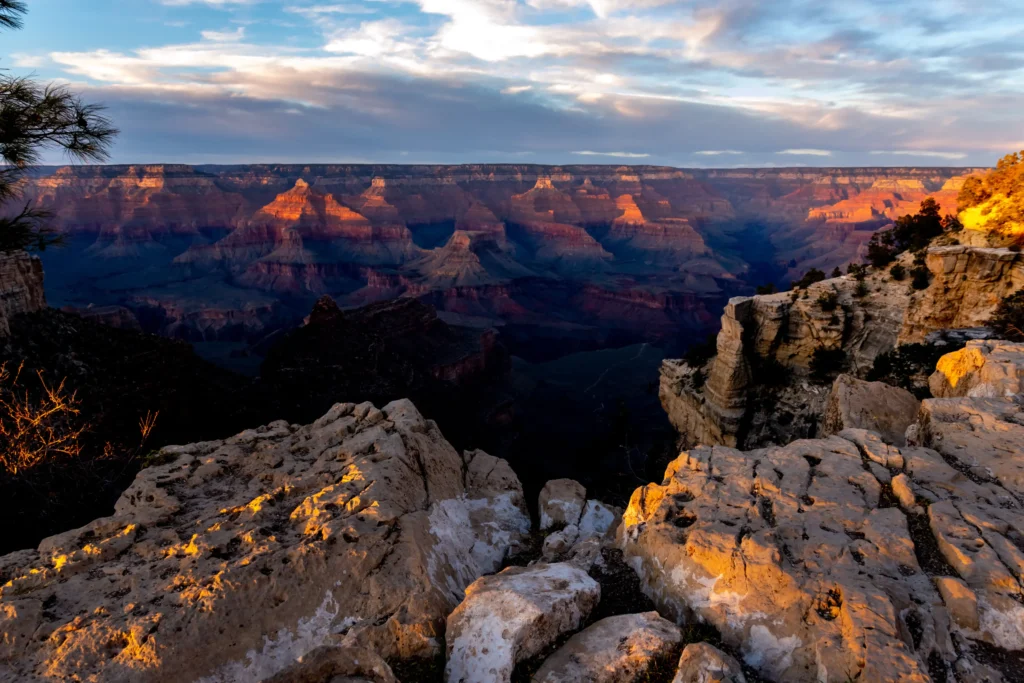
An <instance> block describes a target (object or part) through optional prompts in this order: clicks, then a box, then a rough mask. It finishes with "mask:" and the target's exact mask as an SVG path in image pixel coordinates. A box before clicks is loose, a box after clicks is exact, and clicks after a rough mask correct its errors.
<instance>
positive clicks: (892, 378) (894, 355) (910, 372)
mask: <svg viewBox="0 0 1024 683" xmlns="http://www.w3.org/2000/svg"><path fill="white" fill-rule="evenodd" d="M963 346H964V344H963V343H960V344H955V343H946V344H904V345H903V346H898V347H896V348H895V349H893V350H892V351H886V352H885V353H883V354H881V355H879V356H878V357H877V358H875V363H874V365H873V366H872V368H871V370H870V371H869V372H868V376H867V379H868V381H869V382H885V383H886V384H890V385H892V386H896V387H902V388H904V389H906V390H907V391H909V392H911V393H912V394H914V395H915V396H917V397H918V398H922V399H923V398H930V397H931V391H930V390H929V389H928V376H929V375H931V373H932V372H934V371H935V365H936V363H938V362H939V359H940V358H942V356H944V355H946V354H947V353H952V352H953V351H956V350H958V349H961V348H963Z"/></svg>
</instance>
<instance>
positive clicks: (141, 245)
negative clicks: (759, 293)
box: [23, 165, 977, 360]
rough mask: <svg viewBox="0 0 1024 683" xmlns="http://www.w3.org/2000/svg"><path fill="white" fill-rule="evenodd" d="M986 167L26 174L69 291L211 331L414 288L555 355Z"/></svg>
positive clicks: (239, 329) (443, 311)
mask: <svg viewBox="0 0 1024 683" xmlns="http://www.w3.org/2000/svg"><path fill="white" fill-rule="evenodd" d="M975 170H977V169H957V168H920V169H917V168H903V169H898V168H897V169H894V168H864V169H780V170H766V169H757V170H742V169H740V170H707V169H697V170H683V169H674V168H663V167H650V166H635V167H634V166H629V167H627V166H623V167H614V166H561V167H541V166H529V165H466V166H358V165H320V166H299V165H294V166H289V165H252V166H195V167H191V166H180V165H179V166H175V165H153V166H82V167H62V168H44V169H38V170H37V171H35V172H34V173H33V174H32V176H31V177H29V178H27V179H26V181H25V183H24V188H23V189H24V194H25V196H26V197H27V198H29V200H30V201H32V202H33V204H34V205H35V206H37V207H39V208H42V209H45V210H48V211H50V212H51V213H52V214H53V219H52V221H51V222H52V225H53V227H54V228H55V229H56V230H58V231H59V232H60V233H61V234H63V235H64V236H65V238H66V241H67V247H66V248H64V249H57V250H48V251H47V252H46V253H44V254H43V259H44V264H45V266H46V269H47V272H48V274H49V278H50V279H49V281H48V284H47V289H48V294H49V296H50V298H51V300H52V301H53V302H54V303H55V304H56V305H58V306H70V307H73V308H76V309H86V308H89V307H90V306H92V307H93V308H96V307H105V306H121V307H124V308H127V309H129V310H130V311H132V312H133V314H134V315H135V316H136V318H137V319H138V320H139V323H140V325H141V327H142V328H143V329H145V330H147V331H150V332H156V333H159V334H162V335H164V336H170V337H175V338H181V339H186V340H188V341H191V342H194V343H198V344H199V346H198V347H197V348H199V349H200V351H201V352H203V351H204V344H205V343H208V342H217V343H231V344H235V345H242V344H244V345H249V346H252V345H257V344H259V342H260V341H261V340H262V339H263V338H264V337H266V336H267V335H272V334H273V333H275V332H277V331H279V330H283V329H288V328H290V327H293V326H294V325H295V324H296V323H297V322H298V321H299V320H301V319H302V318H303V317H304V316H305V315H306V313H308V311H309V308H310V307H311V305H312V303H313V302H314V301H315V300H316V298H318V297H319V296H321V295H323V294H329V295H331V296H332V297H333V298H335V300H337V301H338V302H339V304H340V305H341V306H342V307H343V308H348V307H355V306H360V305H365V304H368V303H372V302H375V301H381V300H386V299H391V298H395V297H411V298H419V299H421V300H423V301H425V302H427V303H430V304H431V305H433V306H434V307H435V308H436V309H437V310H438V313H439V315H440V316H441V317H442V318H443V319H444V320H446V321H447V322H450V323H454V324H460V325H468V326H475V327H500V328H504V330H505V331H506V332H507V333H506V334H505V335H504V336H505V339H506V342H507V343H508V344H509V345H510V346H512V347H513V348H512V350H513V352H514V353H516V354H517V355H521V356H523V357H528V358H531V359H533V360H548V359H551V358H553V357H557V356H558V355H564V354H565V353H569V352H573V351H582V350H593V349H598V348H604V347H608V346H623V345H627V344H630V343H637V342H652V343H657V344H659V345H663V346H678V345H679V340H680V339H687V338H700V337H702V336H703V335H705V334H707V333H708V332H710V331H714V330H715V329H716V328H717V318H718V311H719V310H721V308H722V307H723V306H724V305H725V303H726V301H727V300H728V299H729V298H730V297H732V296H736V295H741V294H749V293H751V292H752V291H753V288H754V287H755V286H757V285H762V284H765V283H767V282H773V283H775V284H779V285H782V284H784V283H785V282H786V281H787V280H788V279H790V278H793V277H796V276H798V275H799V274H800V273H802V272H803V271H804V270H806V269H807V268H809V267H812V266H813V267H820V268H831V267H833V266H836V265H844V264H845V263H847V262H850V261H851V260H855V259H857V258H859V257H860V256H862V255H863V253H864V249H865V244H866V242H867V240H868V239H869V238H870V236H871V234H873V232H874V231H875V230H876V229H878V228H880V227H883V226H884V225H886V224H887V223H890V222H891V221H892V220H893V219H894V218H896V217H898V216H899V215H901V214H902V213H906V212H912V211H913V210H914V209H915V208H916V206H917V205H918V204H919V203H920V201H921V200H922V199H924V198H925V197H928V196H932V197H935V198H936V199H937V201H939V202H940V204H941V205H942V207H943V209H944V210H945V211H947V212H950V213H955V204H956V194H957V190H958V189H959V187H960V185H961V184H962V179H963V177H964V176H965V175H967V174H969V173H971V172H973V171H975ZM235 350H237V348H236V349H235Z"/></svg>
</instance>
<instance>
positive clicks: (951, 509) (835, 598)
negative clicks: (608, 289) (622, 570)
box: [619, 430, 1024, 683]
mask: <svg viewBox="0 0 1024 683" xmlns="http://www.w3.org/2000/svg"><path fill="white" fill-rule="evenodd" d="M872 465H874V466H875V467H872ZM878 465H881V466H884V467H887V468H891V469H895V470H901V469H902V470H904V472H903V473H901V474H905V476H906V477H907V478H908V479H909V480H910V481H909V482H905V483H906V484H907V486H908V487H912V490H913V491H914V492H918V493H920V499H921V500H923V501H924V502H925V504H926V505H927V510H926V514H924V515H922V514H916V513H913V512H912V513H911V514H907V513H904V512H902V511H901V510H900V509H899V508H898V507H895V506H894V504H893V502H892V496H891V495H888V493H887V486H886V482H883V481H881V480H880V479H879V478H878V477H876V475H875V473H874V470H875V468H877V466H878ZM917 504H921V503H920V502H919V501H918V502H917ZM1022 509H1024V508H1022V506H1021V505H1020V504H1019V502H1018V501H1017V500H1016V499H1015V497H1014V496H1013V495H1012V493H1011V492H1010V491H1008V490H1007V489H1006V488H1004V487H1002V486H1000V485H999V484H998V482H991V483H988V482H982V483H977V482H975V481H973V480H972V479H970V478H968V477H965V476H963V475H962V474H961V473H960V472H959V471H957V470H956V469H954V468H953V467H951V466H950V465H949V464H948V463H947V462H946V459H945V458H944V457H943V456H942V455H940V454H939V453H937V452H936V451H933V450H929V449H922V448H915V449H907V450H906V451H905V452H901V451H900V449H898V448H896V447H894V446H891V445H887V444H885V443H884V442H882V441H881V440H880V439H879V438H878V436H877V435H873V434H871V433H869V432H864V431H863V430H846V431H844V432H842V433H841V435H840V436H832V437H829V438H828V439H819V440H805V441H797V442H794V443H792V444H789V445H788V446H785V447H782V448H768V449H762V450H756V451H749V452H740V451H737V450H735V449H730V448H727V447H723V446H715V447H710V448H709V447H704V448H697V449H691V450H690V451H687V452H684V453H683V454H682V455H680V457H679V458H678V459H677V460H675V461H674V462H672V463H671V464H670V465H669V466H668V468H667V470H666V473H665V479H664V481H663V483H662V484H660V485H659V484H649V485H647V486H645V487H642V488H640V489H638V490H637V491H636V492H635V493H634V494H633V497H632V498H631V500H630V504H629V507H628V508H627V509H626V512H625V513H624V516H623V524H622V526H621V527H620V536H619V539H620V543H621V546H622V548H623V551H624V553H625V557H626V560H627V562H628V563H629V564H630V565H631V566H632V567H633V568H634V569H635V570H636V571H637V573H638V575H639V576H640V577H641V583H642V586H643V589H644V592H645V593H646V594H647V595H648V596H649V597H650V598H651V599H652V600H653V601H654V602H655V604H656V605H657V606H658V608H659V611H660V612H661V613H662V614H664V615H665V616H667V617H669V618H674V619H675V620H676V621H677V622H679V623H685V622H688V621H691V620H695V619H696V620H702V621H705V622H708V623H711V624H712V625H714V626H715V627H716V628H717V629H718V630H719V632H720V633H721V635H722V639H723V642H724V643H725V644H726V645H727V646H729V647H730V648H731V649H733V650H734V651H736V652H738V653H740V654H741V656H742V657H743V660H744V662H745V663H746V664H747V665H748V666H750V667H752V668H754V669H756V670H758V672H759V674H760V675H761V676H763V677H765V678H767V679H768V680H773V681H787V682H788V681H794V682H801V681H807V682H810V681H822V680H825V681H845V680H848V679H849V678H850V677H853V678H857V679H858V680H870V681H893V682H895V681H921V682H922V683H924V682H925V681H929V680H931V679H930V668H929V667H931V666H937V664H935V662H943V666H944V667H948V668H950V669H952V668H954V667H957V666H959V667H961V668H964V667H974V666H975V665H976V664H977V662H975V661H974V660H972V659H971V655H970V653H969V651H970V645H969V642H968V641H967V640H965V639H969V638H973V639H978V640H984V641H987V642H989V643H991V644H994V645H996V646H998V647H1002V648H1005V649H1020V648H1021V647H1022V646H1024V641H1021V639H1020V638H1021V636H1020V628H1022V627H1024V606H1022V605H1021V603H1019V602H1017V600H1018V599H1019V597H1020V595H1021V592H1022V591H1021V585H1020V582H1019V576H1021V575H1022V570H1024V553H1022V552H1021V550H1020V547H1019V546H1018V543H1019V541H1020V540H1021V538H1020V532H1019V529H1022V528H1024V516H1022ZM943 576H956V577H959V578H961V579H963V580H964V581H965V583H966V585H967V586H968V587H969V588H970V589H971V590H973V591H974V592H975V593H976V594H977V595H978V604H979V628H978V630H976V631H972V632H970V633H967V632H965V631H962V630H958V629H957V628H954V626H953V625H952V622H951V620H950V615H949V610H948V609H947V606H946V605H945V603H944V602H943V599H942V596H941V595H940V593H939V591H938V590H937V589H936V587H935V584H934V583H933V579H934V578H936V577H943ZM1013 596H1016V597H1013ZM954 642H957V643H958V646H957V647H954V644H953V643H954Z"/></svg>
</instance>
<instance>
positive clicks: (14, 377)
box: [0, 363, 87, 476]
mask: <svg viewBox="0 0 1024 683" xmlns="http://www.w3.org/2000/svg"><path fill="white" fill-rule="evenodd" d="M22 369H23V365H19V366H18V369H17V370H16V371H15V372H13V373H12V372H11V371H10V369H9V368H8V366H7V364H6V363H4V364H2V365H0V470H2V471H3V472H5V473H7V474H9V475H12V476H13V475H17V474H20V473H23V472H25V471H26V470H30V469H32V468H34V467H38V466H40V465H44V464H48V463H51V462H54V461H56V460H58V459H61V458H66V459H78V458H79V457H80V456H81V455H82V445H81V437H82V435H83V434H84V433H85V431H86V429H87V425H85V424H84V423H83V422H82V420H81V411H80V409H79V401H78V398H77V397H76V395H75V392H73V391H69V390H68V389H67V388H66V387H65V381H64V380H61V382H60V383H59V384H49V383H48V382H47V381H46V378H45V377H43V373H42V372H37V373H36V376H37V377H38V379H39V384H40V389H39V390H38V391H35V392H33V391H30V390H29V389H28V388H26V387H24V386H23V385H22V382H21V372H22Z"/></svg>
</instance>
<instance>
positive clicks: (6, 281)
mask: <svg viewBox="0 0 1024 683" xmlns="http://www.w3.org/2000/svg"><path fill="white" fill-rule="evenodd" d="M44 308H46V294H45V292H44V291H43V264H42V262H40V260H39V257H37V256H31V255H29V254H27V253H25V252H23V251H20V252H14V253H8V254H0V336H6V335H9V334H10V333H11V318H12V317H14V316H16V315H18V314H19V313H32V312H34V311H39V310H42V309H44Z"/></svg>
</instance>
